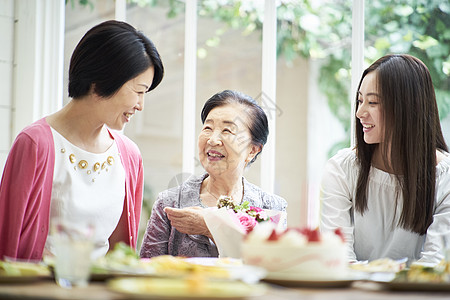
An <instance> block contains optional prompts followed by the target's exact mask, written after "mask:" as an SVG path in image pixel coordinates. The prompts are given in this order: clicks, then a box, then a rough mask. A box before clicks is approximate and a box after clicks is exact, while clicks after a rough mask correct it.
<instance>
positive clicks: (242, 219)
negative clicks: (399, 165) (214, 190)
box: [217, 196, 273, 233]
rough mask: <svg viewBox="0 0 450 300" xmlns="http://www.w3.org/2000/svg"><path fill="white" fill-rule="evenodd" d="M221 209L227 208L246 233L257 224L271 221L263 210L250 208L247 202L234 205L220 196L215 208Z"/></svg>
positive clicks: (227, 198) (254, 207) (231, 201)
mask: <svg viewBox="0 0 450 300" xmlns="http://www.w3.org/2000/svg"><path fill="white" fill-rule="evenodd" d="M223 207H224V208H227V209H228V210H229V211H230V213H232V214H234V216H235V217H236V219H237V220H238V221H239V224H240V225H241V226H242V227H243V228H244V230H245V232H246V233H249V232H250V231H252V230H253V228H254V227H255V226H256V225H257V224H258V223H260V222H265V221H269V220H271V218H269V216H268V215H267V213H266V212H265V211H264V210H263V209H261V208H259V207H256V206H250V203H249V202H248V201H244V202H242V203H241V204H239V205H236V204H235V203H234V202H233V200H232V199H231V197H229V196H220V198H219V200H218V201H217V208H219V209H220V208H223ZM272 221H273V220H272Z"/></svg>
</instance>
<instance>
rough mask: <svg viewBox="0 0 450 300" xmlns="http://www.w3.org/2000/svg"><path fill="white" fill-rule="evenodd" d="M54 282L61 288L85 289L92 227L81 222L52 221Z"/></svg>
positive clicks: (88, 274) (92, 234)
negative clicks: (75, 287) (76, 287)
mask: <svg viewBox="0 0 450 300" xmlns="http://www.w3.org/2000/svg"><path fill="white" fill-rule="evenodd" d="M52 225H53V242H54V249H55V250H54V251H55V266H54V267H55V280H56V282H57V283H58V285H60V286H61V287H64V288H72V287H74V286H78V287H85V286H87V285H88V282H89V277H90V268H91V253H92V251H93V249H94V241H93V238H94V226H93V225H92V224H87V223H82V222H76V223H74V222H72V223H71V222H67V221H64V220H54V222H53V224H52Z"/></svg>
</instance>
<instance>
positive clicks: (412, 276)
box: [394, 261, 450, 283]
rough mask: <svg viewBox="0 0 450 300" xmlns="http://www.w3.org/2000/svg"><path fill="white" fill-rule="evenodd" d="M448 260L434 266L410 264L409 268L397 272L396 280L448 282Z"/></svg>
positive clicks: (449, 277)
mask: <svg viewBox="0 0 450 300" xmlns="http://www.w3.org/2000/svg"><path fill="white" fill-rule="evenodd" d="M449 267H450V266H449V262H445V261H442V262H441V263H440V264H438V265H437V266H435V267H431V266H426V265H421V264H418V263H415V264H412V265H411V266H410V267H409V269H405V270H402V271H400V272H398V273H397V274H396V276H395V279H394V281H396V282H421V283H443V282H447V283H448V282H450V269H449Z"/></svg>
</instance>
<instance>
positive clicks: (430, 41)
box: [413, 36, 439, 50]
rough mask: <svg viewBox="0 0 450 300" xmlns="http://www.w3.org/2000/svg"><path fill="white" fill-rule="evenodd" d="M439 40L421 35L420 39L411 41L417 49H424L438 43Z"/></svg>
mask: <svg viewBox="0 0 450 300" xmlns="http://www.w3.org/2000/svg"><path fill="white" fill-rule="evenodd" d="M438 44H439V42H438V41H437V40H436V39H435V38H433V37H431V36H422V38H421V39H420V40H416V41H414V42H413V45H414V46H415V47H417V48H419V49H422V50H426V49H427V48H430V47H433V46H436V45H438Z"/></svg>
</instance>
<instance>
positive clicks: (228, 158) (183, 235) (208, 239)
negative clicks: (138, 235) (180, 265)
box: [140, 90, 287, 257]
mask: <svg viewBox="0 0 450 300" xmlns="http://www.w3.org/2000/svg"><path fill="white" fill-rule="evenodd" d="M201 119H202V123H203V128H202V130H201V132H200V135H199V137H198V149H199V158H200V162H201V164H202V166H203V168H204V169H205V170H206V173H205V174H203V175H202V176H200V177H194V176H192V177H190V178H189V179H188V180H187V181H186V182H184V183H183V184H181V185H180V186H178V187H176V188H173V189H169V190H166V191H164V192H162V193H160V194H159V195H158V199H157V200H156V202H155V204H154V206H153V210H152V214H151V217H150V220H149V222H148V226H147V231H146V233H145V235H144V239H143V242H142V247H141V253H140V254H141V257H153V256H157V255H163V254H170V255H174V256H187V257H217V256H218V250H217V247H216V245H215V244H214V241H213V238H212V236H211V234H210V232H209V230H208V228H207V226H206V225H205V222H204V220H203V217H202V213H201V210H202V208H207V207H215V206H216V205H217V200H218V198H219V197H220V196H221V195H227V196H231V197H232V199H233V200H234V201H235V202H237V203H241V202H243V201H248V202H249V203H250V205H252V206H257V207H260V208H263V209H273V210H280V211H285V210H286V206H287V203H286V201H285V200H284V199H283V198H281V197H279V196H276V195H271V194H268V193H266V192H264V191H262V190H261V189H260V188H259V187H257V186H255V185H253V184H251V183H249V182H248V181H247V180H245V178H244V176H243V174H244V170H245V168H246V167H248V166H249V165H250V164H251V163H252V162H254V161H255V159H256V157H257V156H258V154H259V153H260V152H261V150H262V148H263V146H264V144H265V143H266V141H267V136H268V134H269V129H268V124H267V117H266V114H265V113H264V111H263V110H262V108H261V107H260V106H259V105H258V104H257V103H256V101H255V100H254V99H252V98H251V97H249V96H247V95H244V94H242V93H239V92H236V91H229V90H225V91H223V92H220V93H217V94H215V95H214V96H212V97H211V98H210V99H209V100H208V101H206V103H205V105H204V107H203V110H202V113H201Z"/></svg>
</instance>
